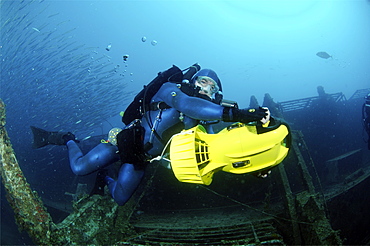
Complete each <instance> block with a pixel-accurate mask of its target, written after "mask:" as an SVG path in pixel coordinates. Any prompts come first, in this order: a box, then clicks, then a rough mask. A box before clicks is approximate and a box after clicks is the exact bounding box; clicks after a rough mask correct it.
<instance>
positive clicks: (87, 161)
mask: <svg viewBox="0 0 370 246" xmlns="http://www.w3.org/2000/svg"><path fill="white" fill-rule="evenodd" d="M67 147H68V153H69V163H70V166H71V169H72V171H73V173H74V174H76V175H87V174H90V173H92V172H94V171H96V170H98V169H101V168H104V167H106V166H108V165H110V164H112V163H114V162H116V161H118V160H119V155H118V154H117V153H116V152H117V150H118V149H117V146H115V145H112V144H109V143H100V144H98V145H97V146H95V147H94V148H93V149H92V150H90V151H89V152H88V153H87V154H86V155H83V153H82V151H81V149H80V148H79V147H78V145H77V144H76V142H74V141H73V140H70V141H68V142H67Z"/></svg>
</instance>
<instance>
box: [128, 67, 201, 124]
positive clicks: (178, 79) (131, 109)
mask: <svg viewBox="0 0 370 246" xmlns="http://www.w3.org/2000/svg"><path fill="white" fill-rule="evenodd" d="M199 69H200V66H199V65H198V64H197V63H196V64H194V65H192V66H191V67H189V68H188V69H187V70H188V71H187V72H186V73H185V74H183V73H182V71H181V69H180V68H178V67H177V66H175V65H173V66H172V67H171V68H169V69H167V70H166V71H163V72H159V73H158V75H157V77H155V78H154V79H153V80H152V81H151V82H150V83H149V84H147V85H144V88H143V89H142V90H141V91H140V92H139V93H138V94H137V95H136V96H135V98H134V100H133V101H132V102H131V103H130V105H128V107H127V108H126V110H125V112H124V114H123V116H122V122H123V123H124V124H125V125H128V124H130V123H131V122H132V121H133V120H135V119H141V118H142V116H143V114H144V113H145V107H146V105H147V104H149V103H150V101H151V99H152V97H153V96H154V95H155V94H156V93H157V92H158V90H159V88H161V86H162V85H163V84H164V83H166V82H174V83H182V81H183V80H190V78H191V77H192V76H193V75H194V74H195V73H196V72H198V71H199Z"/></svg>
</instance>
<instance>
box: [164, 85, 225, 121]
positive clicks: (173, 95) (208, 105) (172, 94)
mask: <svg viewBox="0 0 370 246" xmlns="http://www.w3.org/2000/svg"><path fill="white" fill-rule="evenodd" d="M157 95H158V96H159V98H158V99H160V100H161V101H164V102H165V103H166V104H167V105H169V106H170V107H172V108H175V109H177V110H178V111H180V112H182V113H183V114H185V115H187V116H189V117H190V118H193V119H197V120H222V115H223V109H224V107H222V106H220V105H218V104H215V103H213V102H211V101H207V100H205V99H202V98H198V97H191V96H188V95H186V94H185V93H184V92H182V91H181V90H180V89H179V88H178V87H177V86H176V84H174V83H165V84H164V85H162V87H161V88H160V90H159V91H158V93H157Z"/></svg>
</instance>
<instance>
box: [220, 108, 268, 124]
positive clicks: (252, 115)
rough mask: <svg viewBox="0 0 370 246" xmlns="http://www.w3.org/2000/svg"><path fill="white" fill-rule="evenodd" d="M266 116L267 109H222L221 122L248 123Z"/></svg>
mask: <svg viewBox="0 0 370 246" xmlns="http://www.w3.org/2000/svg"><path fill="white" fill-rule="evenodd" d="M266 116H267V109H265V108H262V107H259V108H246V109H238V108H224V111H223V115H222V120H223V121H225V122H237V121H238V122H241V123H249V122H252V121H260V120H262V119H263V118H264V117H266Z"/></svg>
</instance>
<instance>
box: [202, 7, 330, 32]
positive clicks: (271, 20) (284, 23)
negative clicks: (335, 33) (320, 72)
mask: <svg viewBox="0 0 370 246" xmlns="http://www.w3.org/2000/svg"><path fill="white" fill-rule="evenodd" d="M208 3H210V2H208ZM333 3H334V1H330V0H328V1H316V0H302V1H295V0H294V1H293V0H280V1H279V0H248V1H216V2H212V4H209V7H210V8H211V12H213V13H215V14H216V16H222V19H223V20H228V21H230V22H232V23H233V25H242V26H248V27H254V28H256V29H260V30H274V31H284V30H292V29H302V28H305V27H307V26H311V25H315V24H317V23H319V22H320V21H321V20H322V19H323V18H325V17H327V16H328V14H329V12H330V11H332V9H333V8H332V6H333Z"/></svg>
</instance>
